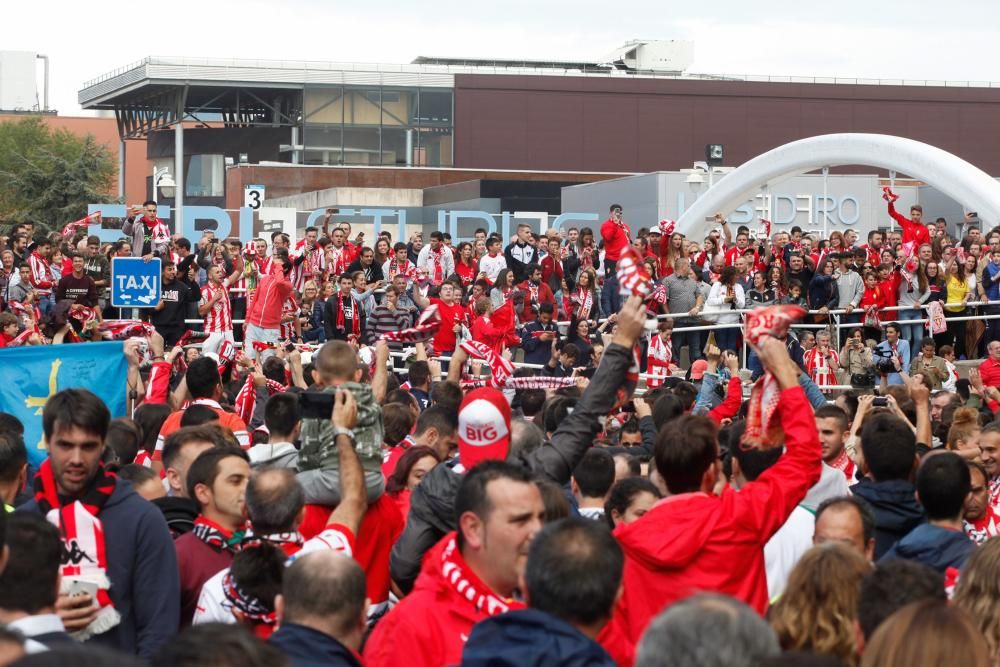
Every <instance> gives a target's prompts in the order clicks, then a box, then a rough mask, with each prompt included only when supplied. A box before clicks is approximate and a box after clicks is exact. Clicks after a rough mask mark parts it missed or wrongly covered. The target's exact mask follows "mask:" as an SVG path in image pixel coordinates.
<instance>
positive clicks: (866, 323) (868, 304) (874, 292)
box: [858, 271, 886, 341]
mask: <svg viewBox="0 0 1000 667" xmlns="http://www.w3.org/2000/svg"><path fill="white" fill-rule="evenodd" d="M864 282H865V291H864V293H863V294H862V295H861V301H859V302H858V307H859V308H860V310H861V313H862V314H861V324H862V326H863V332H864V336H863V337H864V339H865V340H868V339H872V340H875V341H880V340H881V339H882V327H881V312H882V309H883V308H885V307H886V302H885V292H884V291H883V290H882V289H880V288H879V284H878V276H876V275H875V272H874V271H868V272H867V273H865V274H864Z"/></svg>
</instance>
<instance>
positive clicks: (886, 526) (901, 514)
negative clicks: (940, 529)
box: [851, 479, 926, 560]
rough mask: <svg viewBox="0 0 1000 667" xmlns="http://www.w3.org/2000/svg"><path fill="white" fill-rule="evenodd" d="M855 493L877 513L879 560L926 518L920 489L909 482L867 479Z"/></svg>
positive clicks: (859, 484)
mask: <svg viewBox="0 0 1000 667" xmlns="http://www.w3.org/2000/svg"><path fill="white" fill-rule="evenodd" d="M851 493H853V494H854V495H855V496H858V497H859V498H862V499H864V500H866V501H868V504H869V505H871V507H872V511H873V512H874V513H875V560H878V559H879V558H881V557H882V555H883V554H885V553H886V552H887V551H889V549H890V548H891V547H892V545H893V544H895V543H896V541H897V540H900V539H901V538H902V537H903V536H904V535H906V534H907V533H909V532H910V531H911V530H913V529H914V528H916V527H917V526H918V525H920V524H922V523H923V522H924V520H925V519H926V516H925V515H924V508H923V507H921V506H920V503H918V502H917V498H916V488H914V486H913V484H912V483H910V482H909V481H907V480H903V479H891V480H888V481H885V482H873V481H872V480H870V479H863V480H861V481H860V482H858V483H857V484H855V485H854V486H852V487H851Z"/></svg>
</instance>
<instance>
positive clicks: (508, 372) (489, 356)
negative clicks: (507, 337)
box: [459, 340, 514, 388]
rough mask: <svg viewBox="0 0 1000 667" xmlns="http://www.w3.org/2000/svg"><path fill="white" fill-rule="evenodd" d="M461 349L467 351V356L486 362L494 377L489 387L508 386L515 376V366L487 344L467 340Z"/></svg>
mask: <svg viewBox="0 0 1000 667" xmlns="http://www.w3.org/2000/svg"><path fill="white" fill-rule="evenodd" d="M459 347H461V348H462V349H463V350H465V352H466V354H468V355H469V356H470V357H472V358H473V359H480V360H482V361H485V362H486V364H487V365H488V366H489V367H490V371H492V373H493V375H492V377H491V378H490V381H489V386H491V387H497V388H503V387H505V386H506V385H507V381H508V380H509V379H510V378H511V377H512V376H513V375H514V365H513V364H512V363H510V361H508V360H507V359H504V358H503V357H502V356H500V355H499V354H497V353H496V352H494V351H493V350H492V349H491V348H490V346H489V345H487V344H486V343H480V342H479V341H475V340H467V341H463V342H462V344H461V345H459Z"/></svg>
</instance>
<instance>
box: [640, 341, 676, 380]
mask: <svg viewBox="0 0 1000 667" xmlns="http://www.w3.org/2000/svg"><path fill="white" fill-rule="evenodd" d="M672 348H673V345H672V344H671V343H670V342H666V343H664V342H663V339H662V338H660V334H658V333H654V334H653V335H652V336H650V338H649V354H648V355H647V357H646V371H647V373H648V374H649V375H650V376H651V377H648V378H646V386H647V387H648V388H650V389H655V388H656V387H659V386H660V385H662V384H663V378H665V377H667V376H669V375H670V362H671V361H673V356H674V355H673V349H672Z"/></svg>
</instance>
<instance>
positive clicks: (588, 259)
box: [564, 227, 597, 278]
mask: <svg viewBox="0 0 1000 667" xmlns="http://www.w3.org/2000/svg"><path fill="white" fill-rule="evenodd" d="M576 243H577V245H576V258H577V266H576V268H575V272H576V275H577V276H578V275H579V274H580V273H581V272H583V271H586V270H587V269H594V267H596V266H597V248H596V247H595V245H594V230H593V229H591V228H590V227H584V228H583V229H581V230H580V236H579V237H578V238H577V242H576ZM564 268H566V267H564ZM570 273H571V272H569V271H567V273H566V275H567V276H569V275H570ZM573 277H574V278H576V276H573Z"/></svg>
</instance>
